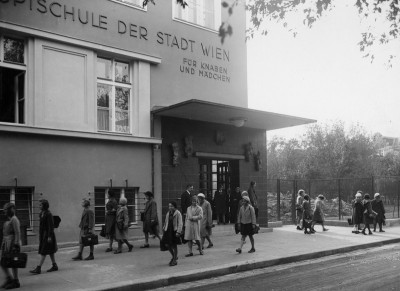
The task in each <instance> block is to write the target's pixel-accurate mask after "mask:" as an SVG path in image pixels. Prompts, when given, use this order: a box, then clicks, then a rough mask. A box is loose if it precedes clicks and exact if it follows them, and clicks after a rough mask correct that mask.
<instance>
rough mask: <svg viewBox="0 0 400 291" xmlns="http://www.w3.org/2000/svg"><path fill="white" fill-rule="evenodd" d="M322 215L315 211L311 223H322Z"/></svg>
mask: <svg viewBox="0 0 400 291" xmlns="http://www.w3.org/2000/svg"><path fill="white" fill-rule="evenodd" d="M324 220H325V219H324V215H323V214H322V212H321V211H320V210H315V211H314V215H313V221H314V222H316V223H323V222H324Z"/></svg>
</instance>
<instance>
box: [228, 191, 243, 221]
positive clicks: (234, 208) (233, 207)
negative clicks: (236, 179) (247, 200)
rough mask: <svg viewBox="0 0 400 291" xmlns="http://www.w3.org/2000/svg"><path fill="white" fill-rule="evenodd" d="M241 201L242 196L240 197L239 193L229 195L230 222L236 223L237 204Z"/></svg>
mask: <svg viewBox="0 0 400 291" xmlns="http://www.w3.org/2000/svg"><path fill="white" fill-rule="evenodd" d="M240 200H242V195H240V192H236V191H235V192H233V193H232V194H231V203H230V208H231V218H232V219H231V222H232V220H234V222H236V220H237V215H238V212H239V202H240Z"/></svg>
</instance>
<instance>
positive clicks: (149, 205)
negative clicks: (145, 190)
mask: <svg viewBox="0 0 400 291" xmlns="http://www.w3.org/2000/svg"><path fill="white" fill-rule="evenodd" d="M152 221H153V222H152ZM157 228H158V215H157V203H156V202H155V201H154V200H153V199H151V200H149V201H147V202H146V208H145V209H144V221H143V232H144V233H150V234H156V233H158V229H157Z"/></svg>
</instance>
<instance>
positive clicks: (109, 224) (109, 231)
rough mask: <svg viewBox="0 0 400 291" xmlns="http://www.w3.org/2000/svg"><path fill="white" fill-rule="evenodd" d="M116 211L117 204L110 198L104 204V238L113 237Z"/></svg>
mask: <svg viewBox="0 0 400 291" xmlns="http://www.w3.org/2000/svg"><path fill="white" fill-rule="evenodd" d="M117 209H118V202H117V200H116V199H115V198H110V200H108V202H107V204H106V223H105V225H106V237H107V238H110V237H114V236H115V218H116V213H117Z"/></svg>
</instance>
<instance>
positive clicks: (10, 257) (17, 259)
mask: <svg viewBox="0 0 400 291" xmlns="http://www.w3.org/2000/svg"><path fill="white" fill-rule="evenodd" d="M27 261H28V255H27V254H26V253H8V254H3V256H2V257H1V265H2V266H3V267H4V268H19V269H20V268H25V267H26V263H27Z"/></svg>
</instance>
